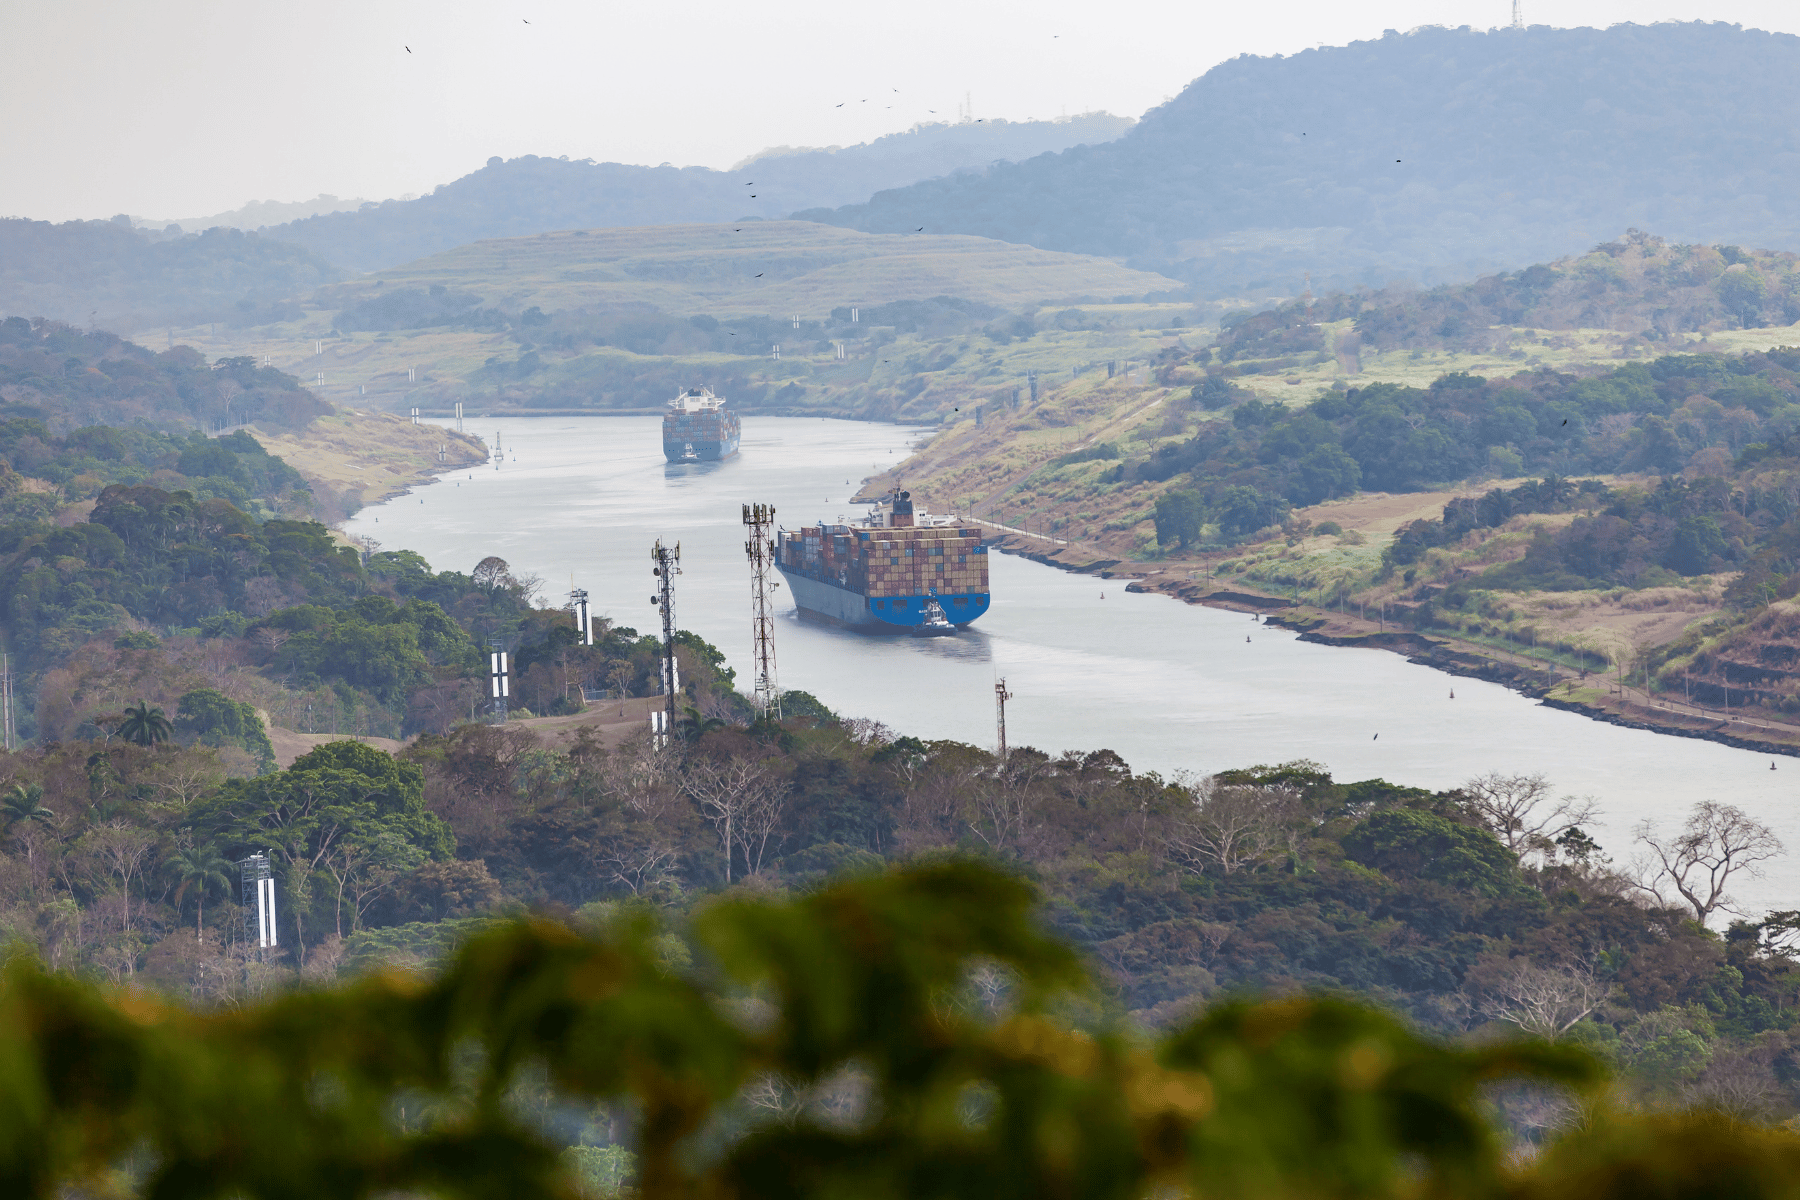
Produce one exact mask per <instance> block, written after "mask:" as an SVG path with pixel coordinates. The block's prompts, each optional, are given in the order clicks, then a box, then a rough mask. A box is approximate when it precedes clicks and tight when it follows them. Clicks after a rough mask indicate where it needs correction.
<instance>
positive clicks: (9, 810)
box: [0, 783, 56, 829]
mask: <svg viewBox="0 0 1800 1200" xmlns="http://www.w3.org/2000/svg"><path fill="white" fill-rule="evenodd" d="M43 801H44V789H43V788H42V787H40V786H39V785H37V784H35V783H15V784H13V786H12V791H10V792H7V793H6V794H5V795H3V796H0V824H4V825H5V826H6V828H8V829H11V828H12V827H13V826H14V825H17V824H18V823H19V822H20V821H39V822H49V821H54V820H55V819H56V813H55V812H53V811H52V810H50V809H48V808H45V807H44V803H43Z"/></svg>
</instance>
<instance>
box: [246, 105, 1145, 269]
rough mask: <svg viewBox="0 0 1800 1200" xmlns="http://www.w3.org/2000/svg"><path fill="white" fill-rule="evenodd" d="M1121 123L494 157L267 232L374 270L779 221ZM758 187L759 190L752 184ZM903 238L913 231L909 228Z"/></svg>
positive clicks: (1106, 136)
mask: <svg viewBox="0 0 1800 1200" xmlns="http://www.w3.org/2000/svg"><path fill="white" fill-rule="evenodd" d="M1132 123H1133V122H1132V121H1131V120H1130V118H1127V117H1115V116H1111V115H1110V114H1107V113H1086V114H1083V115H1081V116H1078V117H1072V118H1069V119H1068V120H1063V121H1013V122H1008V121H1004V120H998V119H996V120H994V121H983V122H981V123H980V124H974V123H971V124H967V125H951V124H948V123H945V124H932V125H920V126H916V127H914V128H913V129H910V130H908V131H906V132H904V133H897V134H890V135H889V136H887V137H883V138H878V139H876V140H875V141H873V142H870V143H867V144H865V145H860V146H847V147H836V146H834V147H831V148H829V149H790V148H787V147H782V148H779V149H776V150H768V151H764V152H763V153H762V154H760V155H757V156H755V157H753V158H750V159H748V160H746V161H744V162H743V163H740V164H739V165H738V166H737V167H735V168H733V169H732V170H730V171H715V170H713V169H711V168H709V167H672V166H669V165H667V164H664V165H663V166H660V167H643V166H629V165H626V164H622V163H596V162H594V161H592V160H591V159H584V160H581V161H577V162H570V161H569V160H568V159H566V158H562V159H558V158H540V157H538V156H536V155H532V154H527V155H523V156H521V157H519V158H514V159H500V158H497V157H496V158H490V159H488V161H487V165H486V166H485V167H483V168H482V169H481V170H478V171H474V172H471V173H470V174H468V175H465V176H463V177H462V178H461V179H458V180H456V181H454V182H452V183H447V184H443V185H440V186H439V187H438V188H436V189H435V190H433V191H432V192H431V194H430V195H427V196H420V197H419V198H417V199H415V200H386V201H383V202H382V203H380V204H365V205H363V206H362V207H361V208H359V209H357V210H356V211H354V212H335V213H324V214H321V215H319V216H313V217H307V218H305V219H303V220H298V221H291V222H289V223H288V224H286V225H274V226H269V227H267V228H265V229H264V231H263V232H264V234H265V235H266V236H268V237H273V238H279V239H281V240H283V241H287V242H294V243H298V244H299V245H301V246H305V247H306V248H307V249H309V250H311V251H313V252H314V253H316V254H318V255H320V256H322V257H323V258H326V259H328V260H330V261H331V262H334V263H337V264H339V265H340V266H343V267H347V268H349V269H351V270H356V271H379V270H382V269H385V268H388V267H393V266H396V265H398V264H400V263H404V262H410V261H412V260H413V259H415V258H423V257H424V256H425V255H428V254H435V253H437V252H438V251H440V250H448V249H450V248H451V247H453V246H461V245H466V244H467V243H469V242H474V241H480V240H482V239H485V238H505V237H521V236H525V235H528V234H535V233H545V232H550V231H553V230H559V229H598V228H603V227H617V226H629V225H669V224H685V223H687V222H716V221H736V220H743V219H754V220H775V219H779V218H782V217H785V216H787V214H788V213H791V212H793V211H794V210H795V209H800V208H812V207H815V206H817V205H838V204H849V203H853V202H855V201H858V200H865V199H867V198H868V197H870V196H872V195H874V194H875V193H876V192H879V191H881V190H882V189H883V188H893V187H902V186H905V185H906V184H910V183H914V182H916V181H918V180H921V179H931V178H934V177H936V176H939V175H949V174H951V173H953V172H956V171H962V170H971V169H980V168H984V167H986V166H987V165H988V164H989V163H992V162H994V161H996V160H1012V159H1022V158H1030V157H1033V156H1035V155H1039V154H1043V153H1045V152H1047V151H1052V150H1061V149H1064V148H1065V147H1068V146H1074V145H1078V144H1082V143H1092V142H1104V141H1110V140H1111V139H1113V138H1116V137H1118V136H1119V135H1120V134H1121V133H1123V132H1124V131H1125V130H1126V129H1128V128H1130V127H1131V125H1132ZM751 184H754V186H748V185H751ZM909 232H910V231H909Z"/></svg>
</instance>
